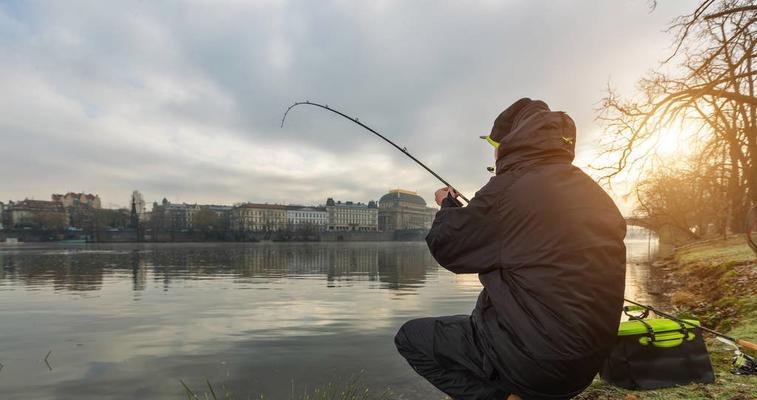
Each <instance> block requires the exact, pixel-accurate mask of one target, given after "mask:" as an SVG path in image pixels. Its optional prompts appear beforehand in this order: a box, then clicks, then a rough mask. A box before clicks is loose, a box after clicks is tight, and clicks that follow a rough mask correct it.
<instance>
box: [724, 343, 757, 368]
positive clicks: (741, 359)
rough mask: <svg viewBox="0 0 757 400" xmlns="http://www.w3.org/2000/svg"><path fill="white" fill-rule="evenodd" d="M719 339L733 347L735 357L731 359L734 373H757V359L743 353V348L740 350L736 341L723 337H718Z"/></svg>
mask: <svg viewBox="0 0 757 400" xmlns="http://www.w3.org/2000/svg"><path fill="white" fill-rule="evenodd" d="M717 339H718V340H719V341H721V342H723V343H725V344H727V345H728V346H731V347H732V348H733V358H732V359H731V365H732V366H733V368H731V373H732V374H734V375H757V360H755V359H754V358H753V357H750V356H748V355H746V354H744V353H742V352H741V350H739V347H738V346H736V343H734V342H732V341H730V340H728V339H725V338H721V337H718V338H717Z"/></svg>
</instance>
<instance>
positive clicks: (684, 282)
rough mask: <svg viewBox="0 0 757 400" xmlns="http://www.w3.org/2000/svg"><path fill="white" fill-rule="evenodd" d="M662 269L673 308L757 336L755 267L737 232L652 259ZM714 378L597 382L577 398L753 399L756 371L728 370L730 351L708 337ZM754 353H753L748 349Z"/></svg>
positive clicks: (720, 327) (733, 332) (723, 328)
mask: <svg viewBox="0 0 757 400" xmlns="http://www.w3.org/2000/svg"><path fill="white" fill-rule="evenodd" d="M655 267H656V268H660V269H662V270H663V271H664V273H663V275H665V279H666V280H667V281H668V283H669V286H670V290H669V291H668V292H669V293H671V296H670V302H671V304H672V305H673V306H672V308H673V310H672V311H676V313H677V314H678V315H679V316H685V317H693V318H695V319H698V320H700V321H701V322H702V323H703V324H704V325H705V326H708V327H711V328H715V329H717V330H719V331H721V332H723V333H727V334H730V335H732V336H734V337H738V338H743V339H746V340H749V341H751V342H755V341H757V286H756V285H755V282H757V266H756V264H755V259H754V254H753V253H752V251H751V249H749V247H748V246H747V245H746V244H745V242H744V239H743V238H741V237H734V238H731V239H728V240H714V241H707V242H699V243H694V244H690V245H687V246H683V247H680V248H678V249H677V250H676V252H675V253H674V255H673V256H671V257H669V258H667V259H665V260H663V261H662V262H659V263H656V264H655ZM706 339H707V347H708V349H709V351H710V358H711V360H712V367H713V370H714V372H715V377H716V383H715V384H711V385H689V386H682V387H676V388H671V389H661V390H652V391H629V390H623V389H618V388H615V387H612V386H609V385H607V384H605V383H603V382H601V381H599V380H597V381H595V382H594V384H592V386H590V387H589V389H587V390H586V391H585V392H584V393H583V394H581V396H579V397H578V398H579V399H584V400H590V399H591V400H600V399H608V400H609V399H613V400H614V399H625V400H635V399H639V400H647V399H660V400H662V399H730V400H748V399H757V376H737V375H733V374H731V373H730V372H729V371H730V369H731V365H730V361H731V357H732V356H733V352H732V350H731V349H729V348H728V347H727V346H726V345H724V344H721V343H720V342H718V341H716V340H714V338H713V337H711V336H709V337H706ZM751 355H752V356H755V355H756V354H751Z"/></svg>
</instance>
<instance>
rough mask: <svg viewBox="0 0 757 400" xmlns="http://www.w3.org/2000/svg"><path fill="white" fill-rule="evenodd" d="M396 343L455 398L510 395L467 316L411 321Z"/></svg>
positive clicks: (417, 367)
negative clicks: (493, 370)
mask: <svg viewBox="0 0 757 400" xmlns="http://www.w3.org/2000/svg"><path fill="white" fill-rule="evenodd" d="M394 343H395V344H396V345H397V350H398V351H399V353H400V354H401V355H402V356H403V357H405V359H406V360H407V362H408V363H410V366H411V367H413V369H414V370H415V371H416V372H417V373H418V374H420V375H421V376H422V377H424V378H426V380H428V381H429V382H430V383H431V384H432V385H434V386H436V388H437V389H439V390H441V391H442V392H444V393H446V394H447V395H448V396H450V397H451V398H453V399H455V400H489V399H498V400H505V399H506V398H507V396H508V395H509V394H510V391H509V390H506V389H505V388H503V387H502V385H501V383H500V382H497V380H496V378H495V376H494V373H493V372H492V370H491V368H489V367H487V365H486V364H487V363H486V360H485V356H484V355H483V353H482V352H481V350H480V348H479V346H478V339H477V337H476V333H475V329H474V327H473V324H472V322H471V320H470V316H468V315H455V316H449V317H438V318H420V319H414V320H411V321H408V322H406V323H405V324H404V325H402V328H400V330H399V332H397V336H395V338H394Z"/></svg>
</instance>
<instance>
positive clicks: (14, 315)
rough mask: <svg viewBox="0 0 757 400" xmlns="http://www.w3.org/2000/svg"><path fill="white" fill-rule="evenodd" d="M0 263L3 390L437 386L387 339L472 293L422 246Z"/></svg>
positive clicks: (110, 392) (635, 276)
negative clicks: (347, 380)
mask: <svg viewBox="0 0 757 400" xmlns="http://www.w3.org/2000/svg"><path fill="white" fill-rule="evenodd" d="M637 241H638V240H637ZM629 243H630V245H629V262H630V264H629V273H628V283H629V286H628V288H627V292H630V293H631V294H633V296H634V297H636V298H637V299H638V298H640V299H644V300H647V299H648V298H647V297H645V296H646V294H647V293H646V290H645V288H646V287H647V285H648V284H649V281H650V279H651V278H650V274H649V269H648V267H644V266H642V265H638V264H637V261H638V259H637V258H638V257H647V256H648V254H647V253H648V250H649V249H647V247H645V246H646V242H644V246H642V245H641V244H640V243H641V242H639V243H636V244H635V242H633V240H631V242H629ZM0 266H2V269H0V362H2V363H3V365H4V368H3V370H2V371H0V398H3V399H7V398H10V399H14V398H19V399H26V398H35V399H54V398H77V399H89V398H91V399H103V398H109V399H120V398H124V399H127V398H177V399H178V398H184V397H185V396H184V394H183V392H182V391H181V387H180V385H179V379H182V380H184V381H186V382H189V383H190V384H191V383H194V384H195V386H198V387H200V386H202V385H203V384H204V382H205V379H210V380H212V381H215V382H223V383H225V384H226V385H227V386H228V387H229V389H230V390H231V391H232V392H233V393H235V394H236V396H237V397H239V398H247V397H251V398H257V397H258V394H259V393H266V394H267V396H269V397H272V398H277V397H276V396H285V395H287V394H288V393H289V392H290V391H291V390H292V387H293V386H294V387H295V388H296V389H297V390H301V389H303V388H305V387H312V386H313V385H315V384H318V383H323V382H328V381H338V380H340V379H343V378H344V377H347V376H350V375H352V374H354V373H355V372H358V371H361V370H364V371H365V372H364V376H365V380H366V382H367V383H368V384H369V386H370V387H372V388H374V389H376V390H379V389H383V388H386V387H391V388H392V389H393V390H394V391H396V392H398V393H402V397H400V398H405V399H428V398H438V397H439V396H438V393H437V392H436V390H435V389H433V388H432V387H430V385H428V384H427V383H426V382H424V381H423V380H422V379H421V378H419V377H417V376H416V375H415V374H413V373H412V372H411V370H410V369H409V368H408V367H407V366H406V364H405V362H404V360H403V359H402V358H401V357H399V356H398V355H397V354H396V352H395V350H394V346H393V343H392V337H393V335H394V332H395V331H396V329H397V328H398V327H399V326H400V325H401V324H402V323H403V322H404V321H405V320H407V319H410V318H414V317H419V316H428V315H446V314H459V313H469V312H470V310H471V309H472V308H473V306H474V304H475V300H476V295H477V294H478V291H479V290H480V284H479V283H478V280H477V278H476V276H471V275H467V276H456V275H453V274H450V273H448V272H446V271H445V270H443V269H441V268H440V267H439V266H438V265H437V264H436V263H435V261H434V260H433V258H432V257H431V255H430V254H429V253H428V250H427V249H426V247H425V244H423V243H363V244H338V243H334V244H160V245H149V244H146V245H131V244H122V245H96V246H95V245H87V246H81V247H72V246H69V247H65V246H60V245H18V246H3V247H0ZM49 350H52V353H51V356H50V360H49V361H50V364H51V366H52V368H53V369H52V371H50V370H48V368H47V367H46V366H45V364H44V363H43V358H44V356H45V354H46V353H47V352H48V351H49ZM292 380H294V383H293V382H292Z"/></svg>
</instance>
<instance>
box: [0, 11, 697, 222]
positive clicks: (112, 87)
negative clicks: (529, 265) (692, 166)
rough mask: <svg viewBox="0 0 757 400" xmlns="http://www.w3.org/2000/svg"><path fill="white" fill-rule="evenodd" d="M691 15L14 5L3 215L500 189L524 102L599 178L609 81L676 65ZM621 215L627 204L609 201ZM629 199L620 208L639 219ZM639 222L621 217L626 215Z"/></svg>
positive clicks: (3, 32) (7, 66)
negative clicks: (569, 123) (77, 200)
mask: <svg viewBox="0 0 757 400" xmlns="http://www.w3.org/2000/svg"><path fill="white" fill-rule="evenodd" d="M691 7H692V3H691V2H690V1H683V0H679V1H665V2H659V4H658V6H657V7H656V9H655V10H651V9H650V3H649V2H648V1H642V0H622V1H601V0H597V1H546V0H545V1H533V0H524V1H494V0H490V1H478V2H453V1H371V2H355V1H348V0H342V1H317V2H316V1H269V0H252V1H119V2H116V1H76V0H68V1H30V2H21V1H18V2H17V1H8V0H3V1H0V54H1V55H2V56H0V88H2V90H0V201H7V200H20V199H24V198H33V199H45V200H47V199H49V198H50V194H51V193H61V192H63V193H65V192H69V191H74V192H81V191H83V192H91V193H97V194H99V195H100V197H101V199H102V202H103V205H104V206H106V207H116V206H126V205H127V204H128V203H129V198H130V195H131V192H132V190H135V189H137V190H140V191H141V192H142V193H143V195H144V197H145V200H146V201H148V203H150V202H152V201H160V200H161V199H163V198H164V197H165V198H167V199H169V200H170V201H172V202H188V203H202V204H207V203H213V204H234V203H239V202H245V201H253V202H269V203H284V204H322V203H324V202H325V199H326V198H327V197H334V198H335V199H338V200H353V201H363V202H367V201H368V200H375V199H378V198H379V197H381V195H383V194H384V193H386V192H387V191H388V190H389V189H391V188H404V189H409V190H415V191H417V192H418V193H419V194H420V195H421V196H422V197H424V198H425V199H426V201H428V202H431V201H432V200H433V191H434V190H435V189H437V188H439V187H441V186H442V185H441V184H440V183H439V182H437V181H436V180H435V179H434V178H433V177H432V176H431V175H429V174H428V173H427V172H425V171H424V170H423V169H421V168H420V167H418V166H417V165H415V164H414V163H412V161H410V160H409V159H407V158H405V156H404V155H402V154H401V153H399V152H398V151H396V150H395V149H393V148H392V147H391V146H389V145H387V144H386V143H384V142H382V141H380V140H379V139H378V138H375V137H373V136H371V135H370V134H369V133H368V132H366V131H364V130H362V129H361V128H359V127H358V126H356V125H355V124H353V123H351V122H349V121H346V120H343V119H339V118H338V117H336V116H335V115H333V114H331V113H327V112H324V111H322V110H318V109H316V108H313V107H303V108H298V109H295V110H294V111H293V112H292V113H290V115H289V117H288V118H287V123H286V125H285V126H284V128H283V129H282V128H280V126H279V125H280V123H281V117H282V114H283V112H284V111H285V110H286V108H287V107H288V106H289V105H290V104H291V103H293V102H294V101H302V100H310V101H318V102H323V103H326V104H329V105H330V106H331V107H334V108H338V109H340V110H342V111H344V112H345V113H347V114H350V115H354V116H357V117H358V118H359V119H360V121H361V122H364V123H366V124H368V125H370V126H371V127H373V128H374V129H376V130H378V131H379V132H381V133H383V134H384V135H386V136H387V137H389V138H391V139H392V140H395V141H396V142H397V143H398V144H399V145H400V146H403V147H406V148H407V150H408V151H409V152H411V153H412V154H414V155H415V156H416V157H418V158H419V159H420V160H422V161H424V162H425V163H426V164H428V165H429V166H430V167H431V168H432V169H434V170H436V171H437V172H438V173H439V174H440V175H441V176H443V177H445V178H446V179H447V180H448V181H449V182H450V183H452V184H453V185H454V186H456V187H457V188H458V189H459V190H460V191H462V192H463V193H466V194H468V195H469V196H471V195H473V193H475V191H476V190H477V189H478V188H479V187H481V186H482V185H483V184H485V183H486V181H487V180H488V179H489V177H490V176H491V175H490V173H488V172H487V171H486V167H487V166H491V165H493V154H492V150H491V147H489V146H488V145H487V144H486V143H484V142H482V141H481V140H480V139H478V136H480V135H485V134H488V132H489V130H490V128H491V124H492V122H493V120H494V118H495V117H496V116H497V115H498V114H499V113H500V112H501V111H502V110H503V109H504V108H505V107H507V106H508V105H509V104H511V103H512V102H513V101H515V100H517V99H518V98H520V97H531V98H534V99H542V100H544V101H546V102H547V103H548V104H549V105H550V106H551V108H552V109H554V110H562V111H566V112H567V113H568V114H570V115H571V116H572V117H573V118H574V120H575V121H576V126H577V129H578V138H577V157H576V161H575V164H576V165H578V166H579V167H581V168H583V169H584V170H585V171H586V172H587V173H590V174H591V173H592V171H591V170H590V169H588V168H587V166H588V165H589V164H590V163H591V161H592V159H594V157H596V151H597V150H598V149H597V147H598V146H597V142H598V140H599V138H600V137H601V135H602V126H601V125H600V124H599V123H598V122H597V121H595V117H596V108H597V107H598V105H599V101H600V100H601V98H602V96H603V95H604V92H605V90H606V88H607V86H608V84H611V85H612V86H613V87H615V88H618V89H619V90H620V92H621V93H622V94H627V95H630V94H632V93H633V89H634V84H635V82H636V81H637V80H638V79H639V78H640V77H642V76H643V75H644V74H645V73H646V72H648V71H649V70H651V69H653V68H655V67H657V66H658V65H659V62H660V61H661V60H662V59H664V58H665V57H666V56H668V55H669V54H670V52H671V51H672V50H671V43H672V37H671V35H670V34H669V33H666V32H665V28H666V27H667V26H668V24H669V22H670V21H671V20H672V19H673V18H674V17H676V16H678V15H682V14H685V13H688V12H690V11H691V10H690V9H691ZM612 194H613V196H614V198H615V199H616V200H617V201H618V203H623V200H622V194H623V193H612ZM627 207H628V206H627V205H623V204H621V208H622V209H624V208H627ZM626 211H627V210H626Z"/></svg>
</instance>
